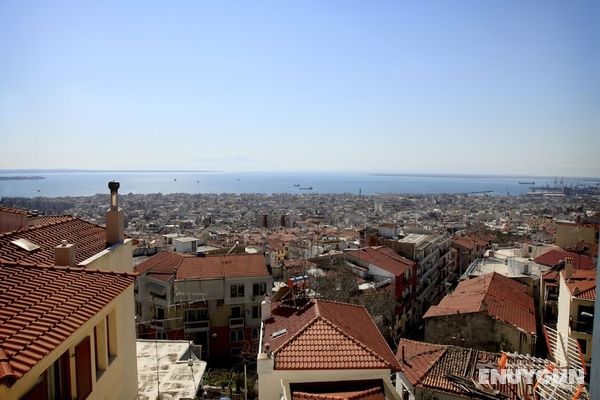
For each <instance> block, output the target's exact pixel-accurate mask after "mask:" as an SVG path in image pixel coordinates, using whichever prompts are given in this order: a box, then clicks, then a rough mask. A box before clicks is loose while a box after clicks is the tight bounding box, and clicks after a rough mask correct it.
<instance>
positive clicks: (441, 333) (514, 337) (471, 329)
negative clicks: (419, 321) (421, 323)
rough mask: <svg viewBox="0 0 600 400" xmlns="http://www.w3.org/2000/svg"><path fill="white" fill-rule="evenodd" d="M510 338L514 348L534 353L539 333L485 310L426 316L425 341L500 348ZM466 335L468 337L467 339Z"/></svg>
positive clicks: (487, 349)
mask: <svg viewBox="0 0 600 400" xmlns="http://www.w3.org/2000/svg"><path fill="white" fill-rule="evenodd" d="M502 336H504V340H506V341H508V342H509V343H510V345H511V346H512V350H513V351H517V352H521V353H529V354H534V353H533V351H534V349H535V337H534V336H533V335H531V334H525V333H524V332H522V331H520V330H519V329H517V328H515V327H513V326H511V325H508V324H505V323H503V322H501V321H497V320H495V319H493V318H491V317H490V316H488V315H486V314H483V313H470V314H456V315H449V316H440V317H430V318H427V319H425V342H430V343H440V344H452V345H457V346H461V347H472V348H476V349H479V350H486V351H498V350H499V349H500V343H501V341H502ZM463 339H464V341H463Z"/></svg>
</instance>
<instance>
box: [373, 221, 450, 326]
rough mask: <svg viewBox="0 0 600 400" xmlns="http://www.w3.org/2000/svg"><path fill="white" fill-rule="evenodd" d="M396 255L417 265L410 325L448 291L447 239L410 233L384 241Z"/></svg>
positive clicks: (448, 247)
mask: <svg viewBox="0 0 600 400" xmlns="http://www.w3.org/2000/svg"><path fill="white" fill-rule="evenodd" d="M385 244H386V245H387V246H388V247H391V248H392V249H394V250H395V251H397V252H398V253H399V254H400V255H402V256H404V257H406V258H408V259H410V260H413V261H415V262H416V263H417V276H416V298H415V305H414V312H413V315H412V323H418V322H419V320H420V318H421V316H422V315H423V314H425V312H426V311H427V309H428V308H429V306H431V305H432V304H437V302H438V301H439V300H440V299H441V298H442V297H443V296H444V295H445V294H446V293H447V291H448V287H449V285H448V276H449V273H450V271H451V270H453V268H452V258H451V253H450V238H448V237H444V236H440V235H425V234H416V233H412V234H410V235H408V236H406V237H404V238H402V239H400V240H385Z"/></svg>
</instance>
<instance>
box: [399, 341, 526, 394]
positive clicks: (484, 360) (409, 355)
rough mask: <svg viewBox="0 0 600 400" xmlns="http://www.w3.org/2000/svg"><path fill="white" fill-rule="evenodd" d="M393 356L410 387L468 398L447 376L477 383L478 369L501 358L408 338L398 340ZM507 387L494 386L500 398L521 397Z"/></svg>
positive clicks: (493, 365) (493, 364) (467, 392)
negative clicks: (402, 353) (395, 352)
mask: <svg viewBox="0 0 600 400" xmlns="http://www.w3.org/2000/svg"><path fill="white" fill-rule="evenodd" d="M402 348H404V359H402V355H401V351H402ZM396 357H397V358H398V360H399V361H400V365H401V366H402V373H403V374H404V376H406V378H407V379H408V380H409V381H410V383H411V384H412V385H413V386H416V387H419V388H424V389H428V390H432V391H434V393H435V392H445V393H451V394H453V395H455V396H456V395H458V396H460V397H467V398H471V396H470V393H469V391H468V390H465V389H464V388H463V387H461V386H460V385H455V384H454V383H453V382H452V381H451V380H450V379H449V375H456V376H460V377H464V378H466V379H467V380H474V381H475V382H477V380H478V378H479V369H480V368H496V367H497V366H498V362H499V360H500V354H497V353H490V352H486V351H479V350H475V349H467V348H462V347H457V346H449V345H439V344H431V343H426V342H418V341H414V340H408V339H400V342H399V343H398V353H397V354H396ZM508 386H511V385H497V386H495V387H494V389H496V390H499V391H500V392H501V393H502V394H503V395H504V396H503V398H506V397H508V398H511V399H512V398H514V399H519V398H522V397H520V395H521V393H517V392H515V390H514V388H511V387H508Z"/></svg>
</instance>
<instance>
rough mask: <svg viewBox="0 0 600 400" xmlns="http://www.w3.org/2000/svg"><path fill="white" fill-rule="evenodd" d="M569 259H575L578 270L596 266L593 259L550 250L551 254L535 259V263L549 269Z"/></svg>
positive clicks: (574, 264) (574, 263)
mask: <svg viewBox="0 0 600 400" xmlns="http://www.w3.org/2000/svg"><path fill="white" fill-rule="evenodd" d="M567 257H572V258H573V266H574V267H575V268H578V269H591V268H593V267H594V265H595V263H594V259H593V258H592V257H588V256H582V255H579V254H576V253H570V252H568V251H564V250H550V251H549V252H547V253H544V254H542V255H541V256H539V257H536V258H534V260H533V261H535V262H536V263H538V264H541V265H545V266H547V267H552V266H554V265H556V264H558V263H559V262H561V261H562V260H564V259H565V258H567Z"/></svg>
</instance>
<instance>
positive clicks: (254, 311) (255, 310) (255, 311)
mask: <svg viewBox="0 0 600 400" xmlns="http://www.w3.org/2000/svg"><path fill="white" fill-rule="evenodd" d="M252 318H254V319H257V318H260V308H259V307H258V306H253V307H252Z"/></svg>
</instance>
